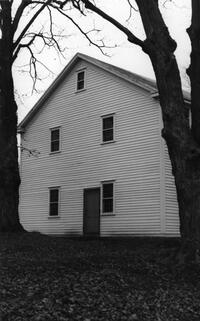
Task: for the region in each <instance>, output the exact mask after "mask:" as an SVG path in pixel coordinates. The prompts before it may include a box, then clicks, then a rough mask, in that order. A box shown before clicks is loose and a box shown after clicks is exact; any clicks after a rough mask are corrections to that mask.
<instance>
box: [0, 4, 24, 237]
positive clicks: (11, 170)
mask: <svg viewBox="0 0 200 321" xmlns="http://www.w3.org/2000/svg"><path fill="white" fill-rule="evenodd" d="M1 6H2V11H1V22H0V23H1V29H2V38H1V39H0V232H10V231H22V230H23V228H22V226H21V224H20V222H19V215H18V203H19V184H20V177H19V167H18V151H17V106H16V102H15V99H14V89H13V80H12V43H13V35H12V26H11V3H10V1H1Z"/></svg>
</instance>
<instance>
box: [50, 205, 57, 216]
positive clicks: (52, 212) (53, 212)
mask: <svg viewBox="0 0 200 321" xmlns="http://www.w3.org/2000/svg"><path fill="white" fill-rule="evenodd" d="M49 215H50V216H57V215H58V203H51V204H50V213H49Z"/></svg>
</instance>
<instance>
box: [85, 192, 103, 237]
mask: <svg viewBox="0 0 200 321" xmlns="http://www.w3.org/2000/svg"><path fill="white" fill-rule="evenodd" d="M83 212H84V213H83V234H84V235H87V236H98V235H99V233H100V188H88V189H84V211H83Z"/></svg>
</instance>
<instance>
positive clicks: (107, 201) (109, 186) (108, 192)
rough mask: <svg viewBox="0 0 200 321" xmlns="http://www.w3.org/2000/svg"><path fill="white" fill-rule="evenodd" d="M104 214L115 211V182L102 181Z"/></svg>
mask: <svg viewBox="0 0 200 321" xmlns="http://www.w3.org/2000/svg"><path fill="white" fill-rule="evenodd" d="M101 195H102V197H101V204H102V205H101V208H102V214H113V213H114V182H102V193H101Z"/></svg>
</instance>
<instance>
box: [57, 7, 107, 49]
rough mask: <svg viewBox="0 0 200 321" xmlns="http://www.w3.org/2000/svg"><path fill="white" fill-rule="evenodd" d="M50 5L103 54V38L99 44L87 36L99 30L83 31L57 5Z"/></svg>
mask: <svg viewBox="0 0 200 321" xmlns="http://www.w3.org/2000/svg"><path fill="white" fill-rule="evenodd" d="M51 7H52V8H54V9H56V10H58V12H60V13H61V14H62V15H63V16H65V17H66V18H67V19H69V20H70V21H71V22H72V23H73V24H74V25H75V26H76V27H77V28H78V30H79V31H80V32H81V33H82V34H83V35H84V36H85V38H86V39H87V40H88V41H89V43H90V44H92V45H94V46H95V47H97V48H98V49H99V50H100V51H101V52H102V53H103V54H104V55H106V54H105V52H104V51H103V49H102V48H105V47H106V46H105V44H104V43H103V40H102V39H101V40H100V42H101V43H102V44H101V45H100V44H97V43H95V42H94V41H93V40H92V39H91V38H90V37H89V36H88V34H89V33H91V32H92V31H97V32H98V31H99V30H95V29H94V30H89V31H84V30H83V29H82V28H81V27H80V26H79V24H78V23H77V22H76V21H75V20H74V19H73V18H71V17H70V16H69V15H67V14H66V13H65V12H64V11H63V10H61V9H60V8H58V7H54V6H53V5H52V4H51ZM110 48H113V47H110Z"/></svg>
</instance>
